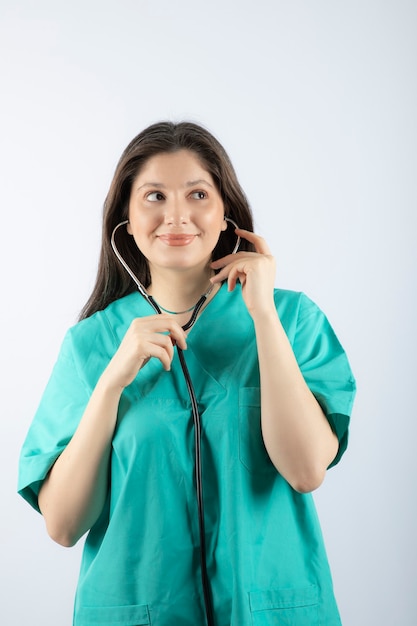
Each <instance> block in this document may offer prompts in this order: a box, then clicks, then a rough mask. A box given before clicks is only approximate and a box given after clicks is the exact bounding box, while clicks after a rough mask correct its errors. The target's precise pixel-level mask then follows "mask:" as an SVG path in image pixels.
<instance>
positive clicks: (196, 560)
mask: <svg viewBox="0 0 417 626" xmlns="http://www.w3.org/2000/svg"><path fill="white" fill-rule="evenodd" d="M238 241H239V243H240V246H239V251H238V252H237V253H235V252H234V249H235V244H236V243H237V242H238ZM274 281H275V263H274V259H273V257H272V255H271V253H270V251H269V249H268V246H267V244H266V242H265V241H264V240H263V239H262V238H261V237H259V236H258V235H256V234H254V233H253V225H252V217H251V212H250V209H249V206H248V203H247V200H246V198H245V195H244V193H243V192H242V190H241V188H240V185H239V183H238V181H237V178H236V175H235V173H234V171H233V168H232V165H231V163H230V161H229V159H228V157H227V155H226V154H225V151H224V149H223V148H222V146H221V145H220V144H219V143H218V141H217V140H216V139H215V138H214V137H213V136H212V135H211V134H210V133H208V132H207V131H206V130H205V129H203V128H201V127H199V126H197V125H195V124H192V123H180V124H173V123H159V124H154V125H152V126H151V127H149V128H147V129H146V130H144V131H143V132H142V133H140V134H139V135H138V136H137V137H136V138H135V139H134V140H133V141H132V142H131V143H130V145H129V146H128V147H127V148H126V150H125V152H124V153H123V155H122V157H121V159H120V162H119V164H118V166H117V168H116V172H115V175H114V178H113V182H112V184H111V187H110V191H109V194H108V196H107V199H106V202H105V207H104V227H103V242H102V251H101V258H100V264H99V271H98V277H97V282H96V286H95V288H94V291H93V293H92V295H91V297H90V299H89V301H88V302H87V304H86V306H85V308H84V310H83V313H82V316H81V317H82V320H81V321H80V322H79V323H78V324H76V325H75V326H74V327H73V328H72V329H70V330H69V332H68V333H67V335H66V337H65V340H64V342H63V345H62V348H61V352H60V355H59V358H58V361H57V363H56V365H55V368H54V371H53V373H52V376H51V379H50V381H49V384H48V386H47V388H46V390H45V393H44V396H43V398H42V401H41V403H40V406H39V409H38V411H37V414H36V416H35V419H34V421H33V423H32V426H31V428H30V431H29V433H28V436H27V439H26V441H25V444H24V447H23V451H22V455H21V465H20V476H19V490H20V493H21V494H22V495H23V497H25V498H26V499H27V500H28V501H29V502H30V503H31V504H32V505H33V506H34V507H35V508H38V510H40V511H41V513H42V514H43V516H44V518H45V522H46V526H47V530H48V532H49V534H50V536H51V537H52V538H53V539H54V540H55V541H57V542H58V543H60V544H62V545H65V546H72V545H74V544H75V543H76V542H77V541H78V540H79V539H80V537H81V536H82V535H84V533H86V532H87V531H89V532H88V536H87V539H86V542H85V548H84V554H83V560H82V566H81V572H80V579H79V584H78V590H77V596H76V602H75V611H74V624H75V625H76V626H87V625H91V624H102V623H105V624H108V625H113V624H114V625H116V624H117V625H119V626H120V625H124V626H134V625H138V624H153V625H164V626H165V625H173V624H181V625H185V624H189V625H193V626H195V625H199V624H208V625H212V624H213V625H214V624H215V625H216V626H226V625H227V626H229V625H233V626H242V625H245V624H254V625H255V626H256V625H257V626H261V625H266V624H281V623H282V624H296V625H297V626H303V625H307V624H308V626H312V625H313V624H321V625H326V626H331V625H336V624H340V619H339V615H338V610H337V606H336V602H335V599H334V596H333V591H332V582H331V576H330V571H329V567H328V563H327V558H326V554H325V549H324V546H323V541H322V537H321V533H320V528H319V525H318V522H317V519H316V513H315V510H314V505H313V502H312V498H311V495H310V492H311V491H313V490H314V489H316V488H317V487H318V486H319V485H320V483H321V482H322V480H323V478H324V476H325V473H326V470H327V468H328V467H329V466H331V465H334V464H335V463H337V462H338V461H339V459H340V457H341V455H342V454H343V452H344V450H345V448H346V445H347V432H348V421H349V414H350V410H351V406H352V402H353V397H354V390H355V384H354V380H353V377H352V374H351V372H350V368H349V364H348V361H347V359H346V356H345V353H344V351H343V349H342V347H341V346H340V344H339V342H338V340H337V338H336V337H335V335H334V333H333V331H332V329H331V327H330V325H329V323H328V322H327V320H326V318H325V316H324V315H323V313H322V312H321V311H320V310H319V309H318V308H317V306H316V305H315V304H314V303H313V302H312V301H311V300H309V299H308V298H307V297H306V296H305V295H303V294H300V293H294V292H289V291H283V290H274ZM138 289H139V292H140V293H139V292H138ZM190 317H191V318H192V319H191V321H190V322H189V320H190ZM188 375H190V376H191V381H192V385H193V388H192V387H191V389H190V382H189V378H188Z"/></svg>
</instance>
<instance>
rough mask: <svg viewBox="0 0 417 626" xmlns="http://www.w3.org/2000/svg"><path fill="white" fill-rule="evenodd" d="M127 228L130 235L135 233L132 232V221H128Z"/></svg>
mask: <svg viewBox="0 0 417 626" xmlns="http://www.w3.org/2000/svg"><path fill="white" fill-rule="evenodd" d="M126 230H127V232H128V233H129V235H133V232H132V227H131V225H130V222H128V223H127V224H126Z"/></svg>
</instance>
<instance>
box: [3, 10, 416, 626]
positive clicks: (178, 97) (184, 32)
mask: <svg viewBox="0 0 417 626" xmlns="http://www.w3.org/2000/svg"><path fill="white" fill-rule="evenodd" d="M416 32H417V5H416V3H415V2H414V0H408V1H407V0H379V1H377V0H350V1H349V2H342V1H341V0H317V1H314V0H292V1H290V0H288V1H283V0H269V1H267V0H257V1H256V2H254V1H249V0H239V1H238V0H204V1H203V0H114V1H111V0H72V1H71V2H67V1H65V2H64V1H59V0H50V1H48V0H37V1H36V2H35V1H33V2H31V1H30V0H21V1H18V2H16V1H15V0H1V2H0V81H1V87H0V89H1V95H0V111H1V115H0V177H1V185H0V190H1V216H2V217H1V239H2V244H1V247H0V254H1V259H0V267H1V292H2V296H1V307H0V310H1V338H0V345H1V352H0V359H1V368H2V369H1V372H2V375H1V394H0V398H1V418H0V428H1V432H0V437H1V442H2V454H1V456H0V462H1V471H0V487H1V518H0V537H1V543H2V545H1V556H0V589H1V592H0V593H1V602H0V622H1V623H2V624H4V625H5V626H14V625H16V626H17V625H18V626H21V625H22V624H32V625H33V626H70V624H71V614H72V602H73V594H74V588H75V584H76V579H77V572H78V565H79V559H80V550H81V546H77V547H76V548H74V549H72V550H66V549H64V548H61V547H59V546H56V545H54V544H53V543H52V541H50V540H49V539H48V538H47V537H46V533H45V531H44V527H43V522H42V519H41V517H40V516H39V515H38V514H36V513H34V512H33V511H32V510H31V509H30V508H29V507H28V506H27V505H26V504H25V503H24V502H23V500H21V499H20V498H19V497H18V496H17V495H16V493H15V490H16V474H17V459H18V454H19V449H20V446H21V444H22V441H23V438H24V436H25V433H26V431H27V428H28V426H29V423H30V421H31V419H32V416H33V414H34V412H35V409H36V406H37V403H38V401H39V399H40V396H41V393H42V391H43V388H44V386H45V384H46V381H47V378H48V377H49V374H50V371H51V368H52V365H53V363H54V360H55V357H56V355H57V352H58V349H59V346H60V343H61V340H62V338H63V335H64V333H65V331H66V329H67V328H68V327H69V326H70V325H72V324H73V323H74V322H75V321H76V318H77V315H78V312H79V310H80V309H81V307H82V305H83V304H84V302H85V300H86V299H87V297H88V295H89V293H90V291H91V289H92V286H93V281H94V277H95V271H96V266H97V259H98V252H99V236H100V221H101V207H102V203H103V200H104V197H105V195H106V192H107V189H108V185H109V183H110V179H111V176H112V174H113V171H114V167H115V165H116V162H117V160H118V158H119V156H120V154H121V152H122V150H123V149H124V147H125V145H126V144H127V143H128V142H129V141H130V139H131V138H132V137H133V136H134V135H136V134H137V132H139V131H140V130H142V128H144V127H145V126H147V125H148V124H149V123H151V122H154V121H158V120H160V119H166V118H167V119H172V120H174V121H178V120H181V119H191V120H194V121H197V122H201V123H203V124H204V125H206V126H207V127H208V128H209V129H210V130H211V131H212V132H213V133H214V134H215V135H216V136H217V137H219V139H220V140H221V142H222V143H223V144H224V146H225V147H226V149H227V150H228V152H229V154H230V156H231V158H232V161H233V162H234V164H235V167H236V169H237V172H238V175H239V177H240V180H241V183H242V185H243V187H244V189H245V190H246V192H247V194H248V197H249V200H250V202H251V205H252V207H253V210H254V213H255V219H256V229H257V231H258V232H259V233H260V234H262V235H263V236H265V237H266V238H267V240H268V241H269V243H270V245H271V247H272V249H273V251H274V254H275V255H276V257H277V261H278V273H277V285H278V286H282V287H285V288H292V289H295V290H303V291H305V292H307V294H308V295H309V296H310V297H312V298H313V299H314V300H315V301H316V302H317V303H318V304H319V306H320V307H321V308H323V309H324V311H325V312H326V313H327V315H328V317H329V318H330V320H331V322H332V324H333V326H334V328H335V330H336V332H337V334H338V335H339V337H340V339H341V341H342V343H343V344H344V346H345V348H346V350H347V352H348V355H349V357H350V361H351V364H352V367H353V369H354V372H355V374H356V377H357V381H358V387H359V392H358V397H357V402H356V405H355V410H354V414H353V419H352V427H351V443H350V448H349V450H348V452H347V454H346V456H345V457H344V460H343V462H342V463H341V465H340V466H338V467H336V468H335V469H333V470H331V472H329V474H328V477H327V479H326V481H325V483H324V485H323V486H322V487H321V488H320V490H319V491H318V492H317V494H316V502H317V506H318V509H319V514H320V517H321V521H322V526H323V531H324V534H325V539H326V544H327V548H328V553H329V558H330V561H331V564H332V569H333V576H334V584H335V589H336V595H337V597H338V601H339V605H340V610H341V613H342V617H343V623H344V626H374V625H378V626H412V625H413V626H414V625H415V624H416V623H417V603H416V597H417V593H416V591H417V589H416V581H417V571H416V570H417V566H416V563H417V553H416V552H417V551H416V539H415V537H416V527H417V519H416V510H415V509H416V471H415V464H416V454H415V440H416V426H415V422H416V411H415V402H414V396H415V389H416V381H415V377H416V364H415V355H416V348H417V346H416V333H415V325H414V319H415V316H416V272H415V269H416V232H417V230H416V217H415V216H416V209H417V182H416V181H417V176H416V174H417V168H416V166H417V158H416V157H417V126H416V117H417V116H416V112H417V90H416V78H417V44H416V41H417V36H416ZM242 626H245V625H242Z"/></svg>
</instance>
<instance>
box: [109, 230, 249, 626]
mask: <svg viewBox="0 0 417 626" xmlns="http://www.w3.org/2000/svg"><path fill="white" fill-rule="evenodd" d="M127 223H128V220H125V221H124V222H121V223H120V224H118V225H117V226H116V227H115V228H114V230H113V232H112V235H111V240H110V242H111V246H112V248H113V251H114V253H115V255H116V257H117V258H118V260H119V261H120V263H121V264H122V266H123V267H124V268H125V270H126V271H127V273H128V274H129V276H130V277H131V278H132V280H133V281H134V283H135V284H136V286H137V288H138V290H139V292H140V294H141V295H142V296H143V297H144V298H145V299H146V300H147V302H149V304H150V305H151V307H152V308H153V309H154V311H155V312H156V313H157V314H161V313H162V311H161V309H160V308H159V306H158V304H157V303H156V301H155V300H154V299H153V298H152V296H151V295H149V294H148V293H147V291H146V289H145V287H144V286H143V285H142V283H141V282H140V281H139V279H138V278H137V277H136V276H135V275H134V273H133V272H132V270H131V269H130V267H129V266H128V264H127V263H126V261H125V260H124V259H123V257H122V255H121V254H120V252H119V250H118V248H117V246H116V243H115V233H116V231H117V229H118V228H120V226H123V225H124V224H127ZM235 226H236V225H235ZM236 227H237V226H236ZM239 241H240V240H239ZM239 241H238V243H237V246H238V245H239ZM236 249H237V247H236ZM234 251H235V250H234ZM206 299H207V297H206V296H205V295H203V296H201V298H200V299H199V301H198V302H197V304H196V305H195V307H194V309H193V312H192V314H191V316H190V319H189V320H188V322H187V323H186V324H184V326H182V328H183V330H189V329H190V328H191V327H192V326H193V324H194V323H195V321H196V319H197V316H198V314H199V312H200V309H201V307H202V306H203V304H204V303H205V301H206ZM176 348H177V354H178V358H179V362H180V365H181V369H182V373H183V375H184V380H185V383H186V386H187V391H188V395H189V398H190V402H191V412H192V417H193V424H194V448H195V451H194V454H195V458H194V475H195V489H196V496H197V510H198V527H199V536H200V546H199V548H200V567H201V583H202V587H203V596H204V606H205V613H206V618H207V626H214V613H213V603H212V598H211V588H210V581H209V577H208V573H207V549H206V532H205V521H204V496H203V470H202V455H201V417H200V412H199V410H198V403H197V398H196V395H195V391H194V386H193V384H192V380H191V376H190V372H189V370H188V367H187V363H186V361H185V358H184V353H183V351H182V349H181V348H179V347H178V346H176Z"/></svg>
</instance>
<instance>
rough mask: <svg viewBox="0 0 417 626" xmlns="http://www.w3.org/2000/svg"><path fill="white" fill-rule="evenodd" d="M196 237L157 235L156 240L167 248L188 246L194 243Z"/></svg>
mask: <svg viewBox="0 0 417 626" xmlns="http://www.w3.org/2000/svg"><path fill="white" fill-rule="evenodd" d="M196 237H197V235H185V234H183V235H174V234H168V235H158V239H159V240H160V241H162V243H165V244H166V245H167V246H188V245H189V244H190V243H192V242H193V241H194V239H195V238H196Z"/></svg>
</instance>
